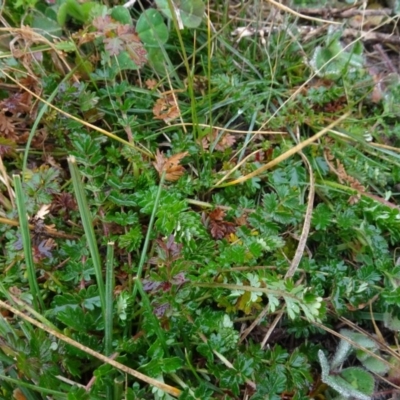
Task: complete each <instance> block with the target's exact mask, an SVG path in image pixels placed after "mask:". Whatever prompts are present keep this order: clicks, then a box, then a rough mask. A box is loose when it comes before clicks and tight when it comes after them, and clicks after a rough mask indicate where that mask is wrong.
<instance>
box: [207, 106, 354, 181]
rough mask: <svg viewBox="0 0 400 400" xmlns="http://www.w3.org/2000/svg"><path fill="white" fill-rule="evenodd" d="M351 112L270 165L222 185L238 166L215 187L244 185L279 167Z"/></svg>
mask: <svg viewBox="0 0 400 400" xmlns="http://www.w3.org/2000/svg"><path fill="white" fill-rule="evenodd" d="M350 114H351V113H350V111H348V112H347V113H345V114H343V115H342V116H341V117H340V118H339V119H337V120H336V121H333V122H332V123H331V124H329V125H328V126H327V127H325V128H323V129H322V130H320V131H319V132H318V133H316V134H315V135H314V136H311V137H310V138H308V139H306V140H304V141H303V142H300V143H299V144H297V145H296V146H294V147H292V148H291V149H290V150H288V151H286V152H285V153H283V154H281V155H280V156H279V157H276V158H275V159H274V160H272V161H270V162H269V163H267V164H265V165H263V166H262V167H260V168H257V169H256V170H255V171H253V172H251V173H250V174H247V175H245V176H242V177H240V178H238V179H235V180H233V181H231V182H228V183H225V184H223V185H221V183H222V182H223V181H225V180H226V179H227V178H228V177H229V175H231V174H232V172H234V171H235V170H236V169H237V168H238V166H236V167H234V168H232V170H230V171H229V172H228V174H227V175H225V176H224V177H223V178H222V179H221V180H219V181H218V182H217V183H216V184H215V185H214V186H213V187H214V188H215V187H225V186H231V185H237V184H238V183H243V182H246V181H247V180H249V179H251V178H254V177H256V176H258V175H260V174H261V173H263V172H264V171H266V170H268V169H270V168H273V167H275V166H276V165H278V164H279V163H280V162H282V161H284V160H286V159H287V158H289V157H291V156H292V155H294V154H296V153H298V152H300V151H301V150H303V149H304V148H305V147H307V146H308V145H309V144H311V143H313V142H315V141H316V140H317V139H319V138H320V137H322V136H323V135H325V133H327V132H329V131H330V130H331V129H332V128H333V127H335V126H336V125H338V124H339V123H341V122H342V121H344V120H345V119H346V118H347V117H349V116H350ZM248 157H249V156H247V157H246V158H245V159H243V161H242V162H241V163H239V164H240V165H241V164H243V162H244V161H245V160H247V159H248Z"/></svg>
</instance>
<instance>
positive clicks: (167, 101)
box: [153, 94, 180, 123]
mask: <svg viewBox="0 0 400 400" xmlns="http://www.w3.org/2000/svg"><path fill="white" fill-rule="evenodd" d="M153 114H154V119H162V120H163V121H164V122H166V123H168V122H170V121H173V120H174V119H176V118H178V117H179V115H180V110H179V106H178V104H177V103H176V102H175V98H174V96H173V95H172V94H168V95H164V96H163V97H161V98H160V99H158V100H157V101H156V103H155V104H154V107H153Z"/></svg>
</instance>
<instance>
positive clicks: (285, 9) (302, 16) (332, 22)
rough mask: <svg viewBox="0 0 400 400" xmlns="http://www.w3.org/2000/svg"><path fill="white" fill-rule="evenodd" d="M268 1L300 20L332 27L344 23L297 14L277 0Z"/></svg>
mask: <svg viewBox="0 0 400 400" xmlns="http://www.w3.org/2000/svg"><path fill="white" fill-rule="evenodd" d="M267 1H268V3H271V4H272V5H274V6H275V7H276V8H279V9H280V10H282V11H284V12H288V13H289V14H293V15H295V16H296V17H299V18H303V19H308V20H309V21H317V22H322V23H324V24H330V25H342V22H337V21H329V20H326V19H322V18H317V17H310V16H309V15H304V14H300V13H299V12H297V11H295V10H293V9H291V8H290V7H287V6H285V5H283V4H281V3H278V2H277V1H275V0H267Z"/></svg>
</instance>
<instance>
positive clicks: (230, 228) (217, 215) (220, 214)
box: [209, 208, 236, 239]
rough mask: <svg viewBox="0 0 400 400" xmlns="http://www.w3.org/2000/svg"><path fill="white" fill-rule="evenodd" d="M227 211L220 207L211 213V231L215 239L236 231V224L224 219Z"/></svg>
mask: <svg viewBox="0 0 400 400" xmlns="http://www.w3.org/2000/svg"><path fill="white" fill-rule="evenodd" d="M224 217H225V211H223V210H222V209H220V208H216V209H215V210H213V211H211V212H210V214H209V219H210V225H209V229H210V233H211V236H212V237H213V238H214V239H222V238H224V237H225V236H227V235H229V234H231V233H234V232H235V231H236V226H235V224H234V223H232V222H228V221H224Z"/></svg>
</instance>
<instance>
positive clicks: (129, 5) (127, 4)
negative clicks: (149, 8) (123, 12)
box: [123, 0, 136, 8]
mask: <svg viewBox="0 0 400 400" xmlns="http://www.w3.org/2000/svg"><path fill="white" fill-rule="evenodd" d="M135 3H136V0H129V1H127V2H126V3H125V4H124V5H123V7H125V8H129V7H132V6H133V5H134V4H135Z"/></svg>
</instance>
